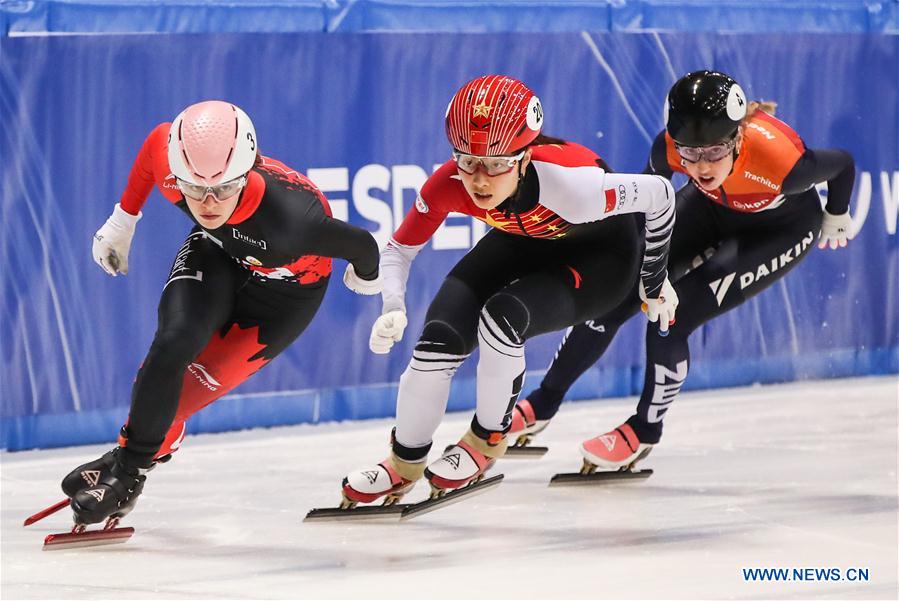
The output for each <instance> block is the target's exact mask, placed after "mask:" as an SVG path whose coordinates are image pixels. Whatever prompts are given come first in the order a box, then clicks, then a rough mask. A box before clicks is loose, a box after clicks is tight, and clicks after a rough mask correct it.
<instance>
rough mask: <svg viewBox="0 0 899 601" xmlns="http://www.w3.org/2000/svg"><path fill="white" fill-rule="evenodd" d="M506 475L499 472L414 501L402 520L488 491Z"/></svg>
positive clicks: (406, 509) (407, 508)
mask: <svg viewBox="0 0 899 601" xmlns="http://www.w3.org/2000/svg"><path fill="white" fill-rule="evenodd" d="M504 477H505V476H504V475H503V474H497V475H496V476H492V477H490V478H485V479H484V480H480V481H479V482H475V483H474V484H469V485H467V486H463V487H462V488H457V489H456V490H454V491H450V492H447V493H446V494H445V495H443V496H441V497H437V498H434V499H425V500H424V501H421V502H420V503H413V504H411V505H409V506H408V507H406V508H405V509H404V510H403V513H402V515H401V516H400V521H406V520H408V519H410V518H413V517H417V516H420V515H424V514H426V513H430V512H432V511H434V510H435V509H439V508H441V507H445V506H447V505H452V504H453V503H457V502H459V501H461V500H463V499H466V498H468V497H470V496H472V495H476V494H481V493H482V492H486V491H487V490H489V489H491V488H493V487H494V486H496V485H498V484H499V483H500V482H502V480H503V478H504Z"/></svg>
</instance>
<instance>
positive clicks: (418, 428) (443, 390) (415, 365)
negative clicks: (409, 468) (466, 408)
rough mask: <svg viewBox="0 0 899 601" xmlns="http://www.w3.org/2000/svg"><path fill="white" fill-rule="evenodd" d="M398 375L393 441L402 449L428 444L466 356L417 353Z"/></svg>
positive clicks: (441, 417)
mask: <svg viewBox="0 0 899 601" xmlns="http://www.w3.org/2000/svg"><path fill="white" fill-rule="evenodd" d="M419 346H421V344H419V345H417V346H416V349H415V351H414V352H413V353H412V360H411V361H410V362H409V366H408V367H407V368H406V371H404V372H403V375H402V376H400V387H399V394H398V395H397V400H396V433H395V436H396V440H397V442H399V443H400V444H401V445H403V446H405V447H423V446H425V445H428V444H430V443H431V440H432V438H433V436H434V432H435V431H436V430H437V426H439V425H440V421H441V420H442V419H443V414H444V413H446V403H447V401H448V400H449V392H450V384H451V383H452V380H453V376H454V375H455V374H456V370H457V369H459V366H460V365H462V362H463V361H465V359H466V358H467V357H468V355H450V354H446V353H435V352H428V351H422V350H419V348H418V347H419Z"/></svg>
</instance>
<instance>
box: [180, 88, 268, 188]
mask: <svg viewBox="0 0 899 601" xmlns="http://www.w3.org/2000/svg"><path fill="white" fill-rule="evenodd" d="M255 161H256V129H255V128H254V127H253V122H252V121H250V118H249V117H248V116H247V114H246V113H245V112H243V111H242V110H241V109H239V108H238V107H236V106H234V105H233V104H231V103H229V102H222V101H221V100H207V101H206V102H198V103H197V104H192V105H190V106H189V107H187V108H186V109H184V111H182V112H181V114H180V115H178V116H177V117H175V120H174V121H173V122H172V127H171V129H170V130H169V167H170V168H171V170H172V174H173V175H174V176H175V177H177V178H178V179H180V180H183V181H185V182H188V183H190V184H194V185H198V186H215V185H217V184H219V183H222V182H228V181H231V180H233V179H236V178H238V177H240V176H242V175H244V174H246V173H247V172H248V171H249V170H250V169H251V168H252V167H253V163H254V162H255Z"/></svg>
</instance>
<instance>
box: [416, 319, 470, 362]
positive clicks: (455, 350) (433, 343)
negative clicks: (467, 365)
mask: <svg viewBox="0 0 899 601" xmlns="http://www.w3.org/2000/svg"><path fill="white" fill-rule="evenodd" d="M465 338H466V337H465V336H463V335H462V334H461V333H460V332H459V331H458V330H457V329H456V328H454V327H453V326H452V324H449V323H447V322H445V321H437V320H433V321H429V322H428V323H426V324H425V327H424V328H423V329H422V331H421V336H420V337H419V339H418V343H417V344H416V345H415V350H416V351H423V352H429V353H441V354H445V355H457V356H460V357H462V356H468V355H470V354H471V353H472V351H473V350H474V348H475V346H476V341H474V340H466V339H465Z"/></svg>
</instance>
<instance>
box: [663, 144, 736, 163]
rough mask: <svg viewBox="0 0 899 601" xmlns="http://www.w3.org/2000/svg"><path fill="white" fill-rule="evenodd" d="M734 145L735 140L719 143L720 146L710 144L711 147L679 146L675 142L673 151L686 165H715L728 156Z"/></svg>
mask: <svg viewBox="0 0 899 601" xmlns="http://www.w3.org/2000/svg"><path fill="white" fill-rule="evenodd" d="M734 145H736V138H735V139H733V140H728V141H727V142H721V143H720V144H712V145H711V146H681V145H680V144H678V143H677V142H675V143H674V149H675V150H676V151H677V154H679V155H680V158H682V159H684V160H685V161H687V162H688V163H698V162H699V161H706V162H709V163H716V162H718V161H720V160H721V159H723V158H724V157H726V156H727V155H729V154H730V152H731V151H732V150H733V149H734Z"/></svg>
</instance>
